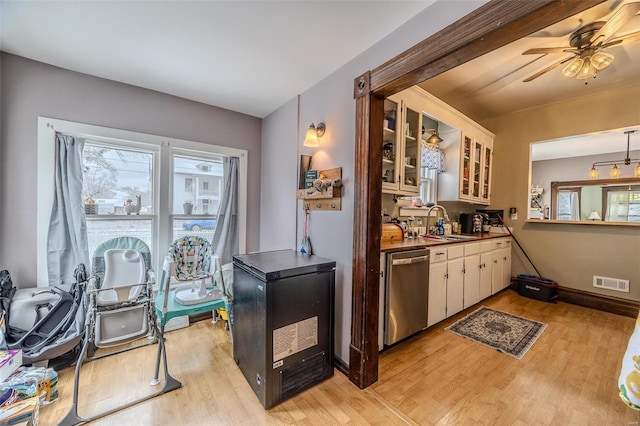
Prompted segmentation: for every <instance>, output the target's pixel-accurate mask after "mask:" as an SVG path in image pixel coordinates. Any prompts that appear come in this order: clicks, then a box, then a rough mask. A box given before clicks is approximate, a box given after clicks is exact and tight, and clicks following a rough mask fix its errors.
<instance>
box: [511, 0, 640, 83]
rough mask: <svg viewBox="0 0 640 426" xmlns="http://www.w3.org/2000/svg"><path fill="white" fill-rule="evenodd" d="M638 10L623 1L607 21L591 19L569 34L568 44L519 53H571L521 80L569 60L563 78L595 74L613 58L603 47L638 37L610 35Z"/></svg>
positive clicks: (638, 36) (639, 7)
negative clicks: (566, 45)
mask: <svg viewBox="0 0 640 426" xmlns="http://www.w3.org/2000/svg"><path fill="white" fill-rule="evenodd" d="M638 12H640V2H634V3H626V4H624V5H622V6H621V7H620V8H618V10H616V12H615V13H614V14H613V15H612V16H611V17H610V18H609V19H608V20H607V21H594V22H591V23H589V24H587V25H583V26H581V27H580V28H578V29H577V30H575V31H574V32H572V33H571V35H570V37H569V46H570V47H539V48H533V49H529V50H527V51H525V52H523V53H522V54H523V55H539V54H548V53H565V52H566V53H571V54H572V56H569V57H567V58H562V59H560V60H559V61H557V62H554V63H553V64H551V65H549V66H548V67H546V68H545V69H543V70H541V71H539V72H537V73H535V74H533V75H532V76H530V77H528V78H526V79H524V80H523V83H528V82H530V81H532V80H535V79H536V78H538V77H540V76H541V75H543V74H546V73H547V72H549V71H551V70H553V69H554V68H556V67H558V66H560V65H563V64H565V63H567V62H569V63H568V64H567V65H565V67H564V68H563V69H562V75H564V76H565V77H570V78H571V77H575V78H577V79H580V80H585V79H588V78H590V77H595V76H596V74H597V73H598V72H600V71H602V70H604V69H605V68H607V67H608V66H609V65H611V63H612V62H613V59H614V57H613V55H612V54H610V53H608V52H604V51H603V50H604V49H606V48H608V47H611V46H618V45H620V44H622V43H629V42H632V41H638V40H640V31H636V32H633V33H630V34H626V35H623V36H621V37H616V38H613V36H614V35H615V33H616V32H617V31H618V30H619V29H620V28H622V26H623V25H624V24H625V23H627V21H629V20H630V19H631V18H633V17H634V16H635V15H636V14H637V13H638ZM585 84H586V83H585Z"/></svg>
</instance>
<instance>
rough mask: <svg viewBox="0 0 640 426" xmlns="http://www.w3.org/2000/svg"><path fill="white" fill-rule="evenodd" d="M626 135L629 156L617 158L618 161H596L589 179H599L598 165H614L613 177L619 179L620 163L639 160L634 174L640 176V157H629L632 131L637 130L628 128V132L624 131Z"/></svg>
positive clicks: (611, 172) (611, 173)
mask: <svg viewBox="0 0 640 426" xmlns="http://www.w3.org/2000/svg"><path fill="white" fill-rule="evenodd" d="M624 133H625V135H627V156H626V157H625V158H624V159H622V160H616V161H597V162H595V163H593V166H591V171H590V172H589V179H591V180H593V179H597V178H598V170H597V167H600V166H613V167H612V168H611V171H610V172H609V174H610V176H611V178H613V179H617V178H619V177H620V168H619V167H618V164H620V165H623V164H624V165H626V166H628V165H629V164H631V162H634V163H635V162H636V161H638V164H637V165H636V167H635V169H634V173H633V174H634V176H635V177H640V158H629V144H630V141H631V133H635V130H627V131H626V132H624Z"/></svg>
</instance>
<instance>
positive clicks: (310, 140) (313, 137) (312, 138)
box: [302, 123, 326, 148]
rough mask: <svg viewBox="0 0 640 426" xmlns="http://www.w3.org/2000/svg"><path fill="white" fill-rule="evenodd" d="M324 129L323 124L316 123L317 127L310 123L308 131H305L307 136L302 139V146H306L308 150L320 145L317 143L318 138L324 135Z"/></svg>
mask: <svg viewBox="0 0 640 426" xmlns="http://www.w3.org/2000/svg"><path fill="white" fill-rule="evenodd" d="M325 130H326V127H325V125H324V123H318V126H315V125H314V124H313V123H311V126H309V129H308V130H307V135H306V136H305V137H304V142H303V143H302V145H304V146H308V147H310V148H317V147H318V146H319V145H320V144H319V143H318V137H322V135H324V131H325Z"/></svg>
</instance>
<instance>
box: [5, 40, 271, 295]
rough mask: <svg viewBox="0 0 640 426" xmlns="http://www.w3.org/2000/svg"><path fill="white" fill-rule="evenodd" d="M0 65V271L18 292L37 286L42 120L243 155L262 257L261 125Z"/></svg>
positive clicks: (170, 99)
mask: <svg viewBox="0 0 640 426" xmlns="http://www.w3.org/2000/svg"><path fill="white" fill-rule="evenodd" d="M0 59H1V61H2V62H1V63H0V64H1V72H2V74H1V80H0V90H1V91H2V100H1V102H0V108H1V109H0V111H1V115H0V118H1V119H0V122H1V123H2V127H1V129H0V131H1V133H0V141H1V145H0V148H1V157H0V206H2V207H1V209H0V212H1V213H0V215H1V216H0V235H2V236H3V238H1V239H0V269H8V270H9V271H10V272H11V275H12V277H13V280H14V283H15V284H16V285H18V286H19V287H35V285H36V282H35V280H36V252H35V249H34V248H35V246H36V226H35V224H36V204H37V200H36V182H37V170H36V163H37V118H38V116H45V117H50V118H57V119H62V120H69V121H76V122H80V123H86V124H93V125H98V126H104V127H111V128H116V129H123V130H129V131H135V132H141V133H149V134H153V135H160V136H166V137H171V138H176V139H184V140H191V141H196V142H203V143H209V144H215V145H222V146H230V147H234V148H240V149H246V150H247V151H248V153H249V169H248V193H247V250H248V251H253V250H257V248H258V235H259V232H260V224H259V217H260V194H259V191H260V155H261V153H260V151H261V145H260V137H261V125H262V120H260V119H259V118H256V117H251V116H247V115H244V114H239V113H236V112H233V111H229V110H225V109H221V108H216V107H212V106H209V105H204V104H200V103H197V102H192V101H188V100H185V99H181V98H177V97H174V96H169V95H166V94H163V93H159V92H154V91H151V90H147V89H142V88H139V87H135V86H130V85H126V84H122V83H117V82H114V81H109V80H104V79H100V78H96V77H92V76H89V75H86V74H80V73H76V72H71V71H67V70H64V69H61V68H57V67H52V66H49V65H46V64H43V63H40V62H35V61H31V60H29V59H25V58H22V57H18V56H14V55H11V54H7V53H2V54H1V56H0Z"/></svg>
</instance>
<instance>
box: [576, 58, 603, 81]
mask: <svg viewBox="0 0 640 426" xmlns="http://www.w3.org/2000/svg"><path fill="white" fill-rule="evenodd" d="M583 61H584V63H583V64H582V68H581V69H580V72H578V75H576V78H577V79H578V80H586V79H587V78H591V77H593V76H595V75H596V73H597V72H598V70H597V69H596V68H595V67H594V66H593V64H592V62H591V58H590V57H589V56H587V57H586V58H584V59H583Z"/></svg>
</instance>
